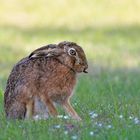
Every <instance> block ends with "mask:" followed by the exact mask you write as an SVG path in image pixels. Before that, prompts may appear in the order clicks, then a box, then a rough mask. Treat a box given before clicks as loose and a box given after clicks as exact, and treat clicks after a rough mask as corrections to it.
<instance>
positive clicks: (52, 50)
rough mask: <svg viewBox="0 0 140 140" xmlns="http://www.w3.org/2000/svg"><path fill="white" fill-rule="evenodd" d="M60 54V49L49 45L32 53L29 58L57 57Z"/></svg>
mask: <svg viewBox="0 0 140 140" xmlns="http://www.w3.org/2000/svg"><path fill="white" fill-rule="evenodd" d="M61 53H62V49H60V48H58V47H57V45H55V44H50V45H47V46H44V47H41V48H39V49H36V50H35V51H33V52H32V53H31V54H30V55H29V58H40V57H54V56H59V55H60V54H61Z"/></svg>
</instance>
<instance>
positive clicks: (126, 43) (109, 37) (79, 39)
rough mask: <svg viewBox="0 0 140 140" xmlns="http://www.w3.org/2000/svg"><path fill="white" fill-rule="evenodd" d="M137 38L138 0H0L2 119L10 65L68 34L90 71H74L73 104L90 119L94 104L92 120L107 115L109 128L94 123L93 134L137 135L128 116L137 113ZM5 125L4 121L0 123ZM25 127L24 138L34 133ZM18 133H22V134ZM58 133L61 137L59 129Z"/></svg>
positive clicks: (139, 73)
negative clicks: (79, 50) (76, 79)
mask: <svg viewBox="0 0 140 140" xmlns="http://www.w3.org/2000/svg"><path fill="white" fill-rule="evenodd" d="M139 38H140V0H55V1H54V0H30V1H29V0H24V1H23V0H1V1H0V89H1V92H0V93H1V94H0V95H1V100H0V101H1V105H0V106H1V107H0V111H1V112H2V113H1V114H2V115H1V118H3V119H4V113H3V105H2V104H3V91H4V88H5V85H6V80H7V78H8V75H9V73H10V71H11V69H12V67H13V65H14V64H15V63H16V62H17V61H19V60H20V59H21V58H23V57H25V56H27V55H29V54H30V52H31V51H33V50H34V49H36V48H38V47H41V46H43V45H46V44H50V43H59V42H61V41H64V40H68V41H73V42H76V43H77V44H79V45H81V46H82V47H83V49H84V50H85V53H86V55H87V58H88V63H89V70H88V71H89V73H88V75H81V76H80V77H79V82H78V85H77V88H76V94H75V95H74V97H73V99H72V102H73V104H74V103H75V102H76V103H77V104H78V106H77V107H75V108H76V110H77V111H78V112H79V114H80V116H81V117H82V118H84V121H85V122H86V121H87V122H90V121H91V120H90V119H89V115H88V113H89V112H90V111H92V110H94V111H95V112H97V113H99V114H100V115H99V116H100V117H99V118H97V120H96V121H97V122H100V121H103V122H102V123H104V124H107V123H108V118H110V122H111V125H112V126H113V128H114V129H112V130H110V131H106V129H103V130H102V129H101V130H100V129H99V128H98V129H97V130H99V133H98V134H97V135H95V137H96V138H101V139H104V138H107V139H108V138H110V139H138V137H140V134H139V132H140V129H139V125H135V124H134V123H132V122H131V121H130V120H128V118H129V117H130V116H132V117H133V118H134V119H135V118H140V102H139V99H140V88H139V87H140V86H139V83H140V69H139V67H140V39H139ZM81 106H82V109H81ZM120 114H121V115H122V116H124V120H123V122H121V121H120V120H118V116H119V115H120ZM61 123H62V122H61ZM90 123H92V121H91V122H90ZM87 124H88V123H87ZM138 124H139V123H138ZM5 125H6V122H4V123H3V124H2V126H3V127H4V126H5ZM10 125H11V126H10V127H11V128H12V129H8V132H10V133H12V134H13V135H14V136H15V137H18V138H20V136H19V135H18V133H16V132H15V133H14V129H15V130H16V129H17V127H18V125H17V126H13V125H12V124H10ZM24 125H25V124H23V128H24ZM33 125H34V124H33ZM50 125H51V123H50ZM40 126H41V124H40ZM86 126H87V125H86ZM120 126H121V127H120ZM29 128H30V129H31V132H28V134H29V136H30V138H29V139H34V138H36V137H37V136H36V135H33V134H32V131H33V132H34V130H32V129H33V127H32V126H29ZM45 128H46V126H45ZM84 128H85V127H84ZM84 128H83V129H82V128H81V132H80V135H81V137H83V138H87V139H90V138H91V137H90V136H87V135H89V134H88V133H89V131H90V130H92V129H93V126H88V128H87V129H86V131H84ZM38 129H41V127H38ZM46 129H47V128H46ZM94 129H95V130H96V127H95V128H94ZM3 130H5V131H4V135H3V137H2V136H1V138H3V139H5V138H7V131H6V130H7V128H5V127H4V129H3ZM12 130H13V131H12ZM41 130H42V133H43V134H44V135H43V134H42V137H41V136H40V137H38V139H43V138H44V137H45V131H44V129H43V128H42V129H41ZM38 131H39V130H38ZM10 133H9V135H8V136H9V139H10V138H12V137H11V135H10ZM19 133H20V130H19ZM21 133H22V130H21ZM48 133H49V132H48ZM31 134H32V135H31ZM58 135H59V136H61V135H60V134H58ZM58 135H56V137H57V138H60V137H59V136H58ZM4 136H5V137H4ZM31 136H32V137H31ZM43 136H44V137H43ZM54 137H55V136H54ZM54 137H53V135H52V137H51V138H54ZM69 137H70V138H71V135H69ZM69 137H68V138H69ZM81 137H80V138H81ZM22 138H23V139H25V135H24V134H23V135H22ZM51 138H50V139H51ZM62 138H64V139H65V137H64V136H63V135H62V137H61V139H62ZM91 139H92V138H91Z"/></svg>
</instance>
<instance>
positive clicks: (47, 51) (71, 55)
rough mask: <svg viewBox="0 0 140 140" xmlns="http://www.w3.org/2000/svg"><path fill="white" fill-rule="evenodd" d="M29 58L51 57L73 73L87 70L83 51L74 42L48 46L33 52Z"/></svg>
mask: <svg viewBox="0 0 140 140" xmlns="http://www.w3.org/2000/svg"><path fill="white" fill-rule="evenodd" d="M29 57H30V58H40V57H53V58H55V59H57V60H59V62H60V63H61V64H63V65H65V66H67V67H68V68H70V69H72V70H73V71H75V72H85V73H87V71H86V69H87V68H88V64H87V59H86V56H85V53H84V51H83V49H82V48H81V47H80V46H79V45H77V44H76V43H74V42H67V41H64V42H61V43H59V44H58V45H56V44H50V45H47V46H44V47H41V48H39V49H37V50H35V51H33V52H32V53H31V54H30V56H29Z"/></svg>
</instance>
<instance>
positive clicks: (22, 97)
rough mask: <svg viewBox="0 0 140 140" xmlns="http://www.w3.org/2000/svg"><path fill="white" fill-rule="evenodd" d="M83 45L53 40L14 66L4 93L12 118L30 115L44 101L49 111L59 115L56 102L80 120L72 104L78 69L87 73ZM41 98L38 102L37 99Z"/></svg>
mask: <svg viewBox="0 0 140 140" xmlns="http://www.w3.org/2000/svg"><path fill="white" fill-rule="evenodd" d="M87 68H88V64H87V59H86V56H85V53H84V51H83V49H82V48H81V47H80V46H79V45H77V44H76V43H74V42H67V41H64V42H60V43H59V44H50V45H47V46H44V47H41V48H39V49H36V50H35V51H33V52H32V53H31V54H30V55H29V56H27V57H25V58H23V59H22V60H20V61H19V62H18V63H17V64H16V65H15V66H14V68H13V69H12V71H11V73H10V76H9V78H8V80H7V86H6V90H5V94H4V108H5V113H6V117H7V118H9V119H28V118H32V117H33V116H34V115H35V112H36V110H37V109H36V107H37V106H38V105H37V104H40V103H42V104H44V105H45V107H46V108H48V112H49V115H51V116H57V115H58V113H57V110H56V107H55V105H54V103H57V104H60V105H61V106H62V107H63V108H64V110H65V111H66V112H67V113H68V114H69V115H70V116H71V117H72V118H73V119H76V120H81V118H80V117H79V116H78V114H77V113H76V111H75V110H74V109H73V107H72V106H71V104H70V98H71V96H72V94H73V89H74V86H75V84H76V75H77V73H81V72H84V73H87V71H86V70H87ZM37 102H38V103H37Z"/></svg>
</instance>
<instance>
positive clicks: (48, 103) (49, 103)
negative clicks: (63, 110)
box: [40, 96, 58, 116]
mask: <svg viewBox="0 0 140 140" xmlns="http://www.w3.org/2000/svg"><path fill="white" fill-rule="evenodd" d="M40 98H41V101H42V102H43V103H44V104H45V105H46V106H47V108H48V111H49V113H50V115H52V116H56V115H58V113H57V110H56V108H55V106H54V104H53V102H52V100H51V99H50V98H48V97H46V96H41V97H40Z"/></svg>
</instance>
